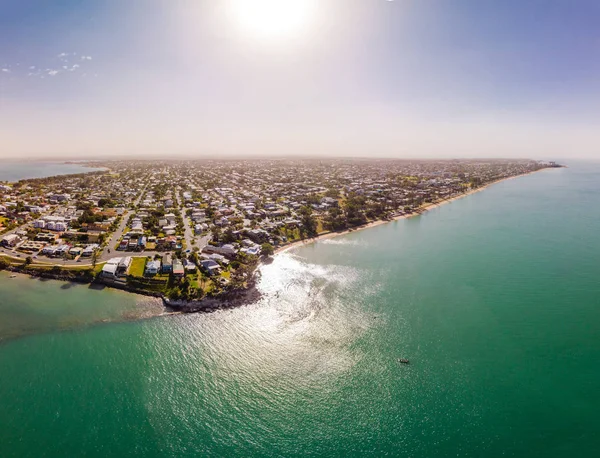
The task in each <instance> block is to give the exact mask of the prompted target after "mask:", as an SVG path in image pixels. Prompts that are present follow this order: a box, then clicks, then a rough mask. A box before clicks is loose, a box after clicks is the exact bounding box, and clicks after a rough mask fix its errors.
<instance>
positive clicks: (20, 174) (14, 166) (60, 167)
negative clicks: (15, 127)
mask: <svg viewBox="0 0 600 458" xmlns="http://www.w3.org/2000/svg"><path fill="white" fill-rule="evenodd" d="M100 170H104V169H101V168H93V167H84V166H82V165H79V164H65V163H62V162H13V161H3V162H2V163H0V181H10V182H14V181H19V180H24V179H26V178H45V177H52V176H56V175H72V174H76V173H88V172H96V171H100Z"/></svg>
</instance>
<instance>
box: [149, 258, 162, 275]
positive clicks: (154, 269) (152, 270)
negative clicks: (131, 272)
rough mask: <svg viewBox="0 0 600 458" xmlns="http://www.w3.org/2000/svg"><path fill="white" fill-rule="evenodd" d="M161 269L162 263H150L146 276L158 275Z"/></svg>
mask: <svg viewBox="0 0 600 458" xmlns="http://www.w3.org/2000/svg"><path fill="white" fill-rule="evenodd" d="M160 269H161V263H160V261H150V262H149V263H148V264H146V275H156V274H158V273H159V272H160Z"/></svg>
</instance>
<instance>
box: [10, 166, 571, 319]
mask: <svg viewBox="0 0 600 458" xmlns="http://www.w3.org/2000/svg"><path fill="white" fill-rule="evenodd" d="M90 165H92V166H95V167H101V168H103V169H106V171H100V172H90V173H83V174H78V175H63V176H56V177H49V178H41V179H29V180H21V181H19V182H16V183H0V269H10V270H14V271H20V272H23V273H28V274H32V275H39V276H46V277H51V278H59V279H64V280H70V281H81V282H101V283H104V284H106V285H108V286H111V287H116V288H121V289H126V290H129V291H132V292H136V293H141V294H149V295H154V296H160V297H163V298H164V299H165V301H166V302H167V303H168V304H171V305H172V306H176V307H178V306H181V307H184V308H185V307H186V306H185V304H190V303H193V304H196V306H194V307H192V308H191V309H190V310H191V311H196V310H197V309H198V308H199V307H200V308H206V304H209V305H208V307H209V308H213V307H217V306H219V305H218V304H223V303H231V302H232V301H233V302H235V301H240V300H242V299H240V298H242V297H247V296H248V294H249V291H251V290H252V289H253V288H252V286H253V284H254V272H255V270H256V266H257V265H258V263H259V261H260V259H261V258H262V259H267V258H268V257H269V256H271V255H272V254H273V253H274V252H276V251H278V250H282V249H285V248H287V247H290V246H293V244H296V243H306V242H307V241H312V240H316V239H318V238H320V237H326V236H332V235H336V234H340V233H344V232H345V231H348V230H354V229H358V228H364V227H369V226H371V225H375V224H381V223H383V222H386V221H390V220H393V219H398V218H403V217H407V216H412V215H418V214H420V213H422V212H423V211H426V210H427V209H428V208H431V207H433V206H436V205H439V204H441V203H444V202H448V201H451V200H452V199H455V198H457V197H461V196H464V195H466V194H468V193H471V192H475V191H477V190H480V189H483V188H484V187H485V186H487V185H489V184H491V183H494V182H497V181H500V180H504V179H508V178H512V177H515V176H519V175H524V174H528V173H532V172H536V171H539V170H542V169H545V168H554V167H561V166H560V165H558V164H556V163H553V162H540V161H532V160H444V161H441V160H436V161H425V160H358V159H353V160H339V159H337V160H334V159H331V160H243V161H241V160H240V161H237V160H230V161H214V160H206V161H109V162H104V161H103V162H94V163H90ZM250 295H251V294H250ZM198 304H203V305H198Z"/></svg>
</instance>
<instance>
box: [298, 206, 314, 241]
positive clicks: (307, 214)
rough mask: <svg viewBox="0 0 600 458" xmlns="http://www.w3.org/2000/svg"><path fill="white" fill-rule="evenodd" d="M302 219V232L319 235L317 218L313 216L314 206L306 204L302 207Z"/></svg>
mask: <svg viewBox="0 0 600 458" xmlns="http://www.w3.org/2000/svg"><path fill="white" fill-rule="evenodd" d="M300 215H301V218H300V221H301V222H302V232H304V233H306V235H308V236H309V237H314V236H315V235H317V220H316V219H315V217H314V216H313V211H312V208H310V207H309V206H304V207H302V208H300Z"/></svg>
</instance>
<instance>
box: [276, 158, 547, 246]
mask: <svg viewBox="0 0 600 458" xmlns="http://www.w3.org/2000/svg"><path fill="white" fill-rule="evenodd" d="M543 170H548V169H547V168H543V169H539V170H534V171H533V172H529V173H524V174H521V175H514V176H511V177H507V178H502V179H499V180H495V181H491V182H489V183H487V184H485V185H484V186H480V187H478V188H476V189H471V190H470V191H467V192H465V193H462V194H459V195H457V196H454V197H450V198H449V199H444V200H442V201H440V202H435V203H432V204H428V205H425V206H422V207H420V208H419V209H418V210H417V211H415V212H414V213H410V214H405V215H398V216H394V217H392V218H390V219H386V220H382V219H380V220H377V221H371V222H369V223H367V224H363V225H362V226H356V227H353V228H351V229H346V230H343V231H339V232H334V231H329V232H323V233H321V234H319V235H317V236H315V237H311V238H308V239H304V240H297V241H295V242H292V243H290V244H287V245H283V246H280V247H278V248H276V249H275V252H274V256H275V255H277V254H280V253H285V252H286V251H289V250H292V249H294V248H297V247H299V246H305V245H310V244H312V243H316V242H319V241H322V240H327V239H332V238H335V237H340V236H342V235H347V234H350V233H352V232H357V231H362V230H365V229H370V228H372V227H377V226H381V225H382V224H388V223H393V222H395V221H400V220H402V219H408V218H414V217H416V216H421V215H422V214H424V213H426V212H428V211H430V210H433V209H434V208H439V207H441V206H442V205H445V204H449V203H451V202H454V201H455V200H458V199H462V198H464V197H467V196H470V195H472V194H475V193H478V192H481V191H484V190H485V189H487V188H488V187H490V186H493V185H495V184H498V183H501V182H503V181H507V180H512V179H515V178H520V177H525V176H528V175H533V174H534V173H538V172H541V171H543Z"/></svg>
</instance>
